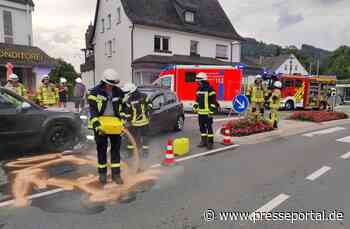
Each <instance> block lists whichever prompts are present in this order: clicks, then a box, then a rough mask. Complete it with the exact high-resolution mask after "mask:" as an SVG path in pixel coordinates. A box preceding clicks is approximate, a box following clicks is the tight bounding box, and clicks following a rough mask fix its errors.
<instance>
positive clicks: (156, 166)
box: [151, 145, 239, 169]
mask: <svg viewBox="0 0 350 229" xmlns="http://www.w3.org/2000/svg"><path fill="white" fill-rule="evenodd" d="M238 147H239V145H231V146H226V147H222V148H219V149H214V150H211V151H208V152H204V153H199V154H195V155H191V156H188V157H183V158H179V159H175V161H176V162H182V161H187V160H190V159H195V158H198V157H204V156H208V155H210V154H214V153H218V152H221V151H225V150H229V149H234V148H238ZM161 166H162V165H161V164H156V165H152V166H151V169H154V168H159V167H161Z"/></svg>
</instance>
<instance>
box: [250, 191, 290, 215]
mask: <svg viewBox="0 0 350 229" xmlns="http://www.w3.org/2000/svg"><path fill="white" fill-rule="evenodd" d="M289 197H290V196H288V195H286V194H283V193H282V194H280V195H278V196H276V197H275V198H274V199H273V200H271V201H270V202H268V203H267V204H265V205H264V206H262V207H261V208H259V209H257V210H256V211H254V212H253V213H252V214H251V215H250V216H249V218H254V215H255V214H256V213H262V212H263V213H268V212H271V211H272V210H273V209H275V208H276V207H278V206H279V205H280V204H282V203H283V202H284V201H286V200H288V199H289Z"/></svg>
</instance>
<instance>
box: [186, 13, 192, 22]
mask: <svg viewBox="0 0 350 229" xmlns="http://www.w3.org/2000/svg"><path fill="white" fill-rule="evenodd" d="M185 22H189V23H193V22H194V13H193V12H191V11H186V12H185Z"/></svg>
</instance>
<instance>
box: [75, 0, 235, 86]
mask: <svg viewBox="0 0 350 229" xmlns="http://www.w3.org/2000/svg"><path fill="white" fill-rule="evenodd" d="M144 3H147V4H150V6H148V5H147V6H142V5H138V4H144ZM169 5H172V6H173V8H170V9H169ZM208 6H211V7H212V8H216V10H214V11H215V13H216V14H217V15H218V16H215V18H216V19H217V20H218V22H215V21H214V22H211V20H214V19H211V18H205V17H204V16H203V15H204V14H205V13H206V12H205V7H208ZM202 7H204V8H202ZM138 8H140V9H138ZM145 8H146V9H145ZM126 10H127V11H126ZM142 10H144V11H145V10H146V11H147V10H148V11H149V12H148V13H145V12H142ZM151 11H152V12H151ZM157 14H158V15H157ZM150 15H152V16H150ZM216 19H215V20H216ZM220 20H221V25H220ZM222 21H224V22H222ZM212 23H216V25H217V26H214V25H213V24H212ZM216 27H217V28H216ZM216 30H220V31H216ZM222 30H223V31H224V32H221V31H222ZM240 41H242V38H241V37H240V36H239V35H238V34H237V33H236V31H235V30H234V28H233V26H232V25H231V23H230V21H229V20H228V18H227V16H226V14H225V12H224V11H223V9H222V8H221V5H220V3H219V2H218V1H217V0H202V2H201V4H200V5H198V6H196V5H188V3H186V1H184V0H153V1H151V2H147V1H141V2H137V0H108V1H106V0H98V2H97V7H96V15H95V23H94V31H93V33H92V36H91V43H92V46H93V50H94V55H95V68H94V70H95V81H96V83H98V82H99V81H100V79H101V75H102V73H103V71H104V70H105V69H107V68H113V69H115V70H116V71H117V72H118V73H119V75H120V77H121V81H122V83H126V82H134V83H136V84H138V85H141V84H150V83H152V82H153V81H154V80H155V79H156V78H157V76H158V74H159V72H160V70H161V68H162V67H164V66H166V65H170V64H186V63H188V64H203V63H204V62H205V63H206V64H211V63H210V61H209V62H208V60H212V61H211V62H212V64H217V63H220V64H230V63H237V62H240V56H241V50H240V49H241V45H240ZM203 58H205V61H204V59H203ZM156 59H157V60H156ZM159 59H161V60H162V61H159ZM87 74H90V75H91V73H87V72H86V75H85V76H87ZM82 77H83V79H84V78H86V77H84V72H82Z"/></svg>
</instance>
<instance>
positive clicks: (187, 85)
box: [154, 65, 242, 110]
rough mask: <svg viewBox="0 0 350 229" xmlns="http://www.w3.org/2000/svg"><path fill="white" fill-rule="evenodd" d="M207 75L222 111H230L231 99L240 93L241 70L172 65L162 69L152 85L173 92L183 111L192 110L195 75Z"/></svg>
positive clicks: (195, 87)
mask: <svg viewBox="0 0 350 229" xmlns="http://www.w3.org/2000/svg"><path fill="white" fill-rule="evenodd" d="M200 72H205V73H207V74H208V78H209V83H210V85H211V86H212V87H213V88H214V90H215V91H216V94H217V99H218V101H219V103H220V106H221V108H222V109H231V108H232V101H233V99H234V98H235V97H236V96H237V95H238V94H239V93H240V92H241V87H242V74H241V70H240V69H239V68H236V67H232V66H206V65H173V66H169V67H167V68H166V69H164V70H163V71H162V72H161V73H160V76H159V79H158V80H157V81H156V82H155V83H154V84H156V85H159V86H161V87H166V88H169V89H170V90H172V91H174V92H175V93H176V94H177V96H178V98H179V99H180V101H181V102H182V103H183V104H184V108H185V110H192V106H193V104H194V102H195V100H196V91H197V88H198V82H196V75H197V74H198V73H200Z"/></svg>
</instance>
